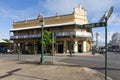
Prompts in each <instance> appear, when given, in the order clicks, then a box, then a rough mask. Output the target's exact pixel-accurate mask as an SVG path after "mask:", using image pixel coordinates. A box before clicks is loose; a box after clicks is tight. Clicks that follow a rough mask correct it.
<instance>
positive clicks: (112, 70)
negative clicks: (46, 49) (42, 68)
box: [0, 52, 120, 80]
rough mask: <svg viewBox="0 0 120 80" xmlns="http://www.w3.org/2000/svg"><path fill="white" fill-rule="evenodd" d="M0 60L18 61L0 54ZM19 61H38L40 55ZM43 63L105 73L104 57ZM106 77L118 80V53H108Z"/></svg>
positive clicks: (49, 58) (119, 79)
mask: <svg viewBox="0 0 120 80" xmlns="http://www.w3.org/2000/svg"><path fill="white" fill-rule="evenodd" d="M0 59H15V60H17V59H18V55H16V54H0ZM20 59H21V60H35V61H39V60H40V55H21V57H20ZM45 61H61V62H66V63H72V64H75V65H77V66H80V67H89V68H92V69H95V70H98V71H100V72H102V73H104V72H105V66H104V65H105V59H104V55H101V56H72V57H70V56H64V57H63V56H62V57H51V56H45ZM108 76H109V77H111V78H112V79H113V80H120V52H109V53H108Z"/></svg>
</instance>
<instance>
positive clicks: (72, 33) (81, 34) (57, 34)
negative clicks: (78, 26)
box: [56, 31, 92, 38]
mask: <svg viewBox="0 0 120 80" xmlns="http://www.w3.org/2000/svg"><path fill="white" fill-rule="evenodd" d="M65 36H75V37H90V38H91V37H92V34H91V33H90V32H79V31H76V32H75V31H74V32H58V33H56V37H65Z"/></svg>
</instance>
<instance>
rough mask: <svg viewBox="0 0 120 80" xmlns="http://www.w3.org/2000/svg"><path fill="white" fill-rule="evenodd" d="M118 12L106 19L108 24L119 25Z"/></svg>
mask: <svg viewBox="0 0 120 80" xmlns="http://www.w3.org/2000/svg"><path fill="white" fill-rule="evenodd" d="M119 14H120V13H113V14H112V16H111V18H110V19H109V21H108V24H110V25H120V15H119Z"/></svg>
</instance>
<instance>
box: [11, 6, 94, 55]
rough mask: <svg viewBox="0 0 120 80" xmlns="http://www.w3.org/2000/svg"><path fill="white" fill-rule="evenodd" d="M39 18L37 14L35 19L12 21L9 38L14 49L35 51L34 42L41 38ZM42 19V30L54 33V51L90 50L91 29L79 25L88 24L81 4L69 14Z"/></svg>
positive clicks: (40, 17) (36, 48)
mask: <svg viewBox="0 0 120 80" xmlns="http://www.w3.org/2000/svg"><path fill="white" fill-rule="evenodd" d="M41 19H42V16H41V15H40V14H39V15H38V17H37V18H36V19H32V20H26V19H25V20H23V21H17V22H13V28H12V29H11V30H10V39H11V40H13V42H14V48H15V49H16V48H18V46H20V49H21V50H33V51H34V52H35V53H36V52H37V50H38V46H37V45H36V43H37V41H38V40H39V38H41V23H40V20H41ZM44 21H45V25H44V30H48V31H50V32H54V33H55V34H56V37H55V38H56V43H55V44H56V46H55V51H56V53H68V52H69V51H70V50H71V49H72V50H73V52H74V53H81V52H89V51H90V50H91V44H92V29H91V28H82V27H80V25H82V24H88V19H87V11H86V10H85V8H83V7H82V6H81V5H79V6H77V7H76V8H74V9H73V12H72V13H71V14H65V15H58V14H56V15H55V16H51V17H44ZM71 41H72V43H71ZM18 44H19V45H18Z"/></svg>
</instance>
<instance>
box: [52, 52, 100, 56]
mask: <svg viewBox="0 0 120 80" xmlns="http://www.w3.org/2000/svg"><path fill="white" fill-rule="evenodd" d="M54 56H70V54H68V53H63V54H60V53H56V54H54ZM72 56H101V54H98V53H96V54H95V55H93V54H92V53H91V52H89V53H75V54H72Z"/></svg>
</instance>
